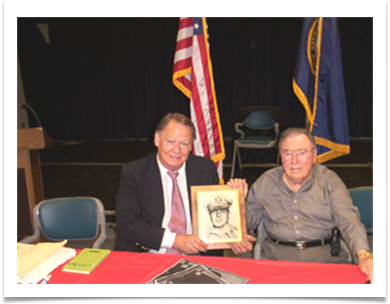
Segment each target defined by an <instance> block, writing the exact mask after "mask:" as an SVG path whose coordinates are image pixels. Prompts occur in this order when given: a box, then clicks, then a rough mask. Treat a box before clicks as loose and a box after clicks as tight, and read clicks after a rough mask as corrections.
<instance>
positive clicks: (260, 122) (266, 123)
mask: <svg viewBox="0 0 390 304" xmlns="http://www.w3.org/2000/svg"><path fill="white" fill-rule="evenodd" d="M275 123H276V121H275V120H274V119H273V118H272V116H271V114H270V113H269V112H268V111H267V110H262V109H260V110H255V111H253V112H251V113H250V114H249V115H248V116H247V118H246V119H245V125H246V126H247V127H248V128H250V129H257V130H258V129H272V128H273V127H274V126H275Z"/></svg>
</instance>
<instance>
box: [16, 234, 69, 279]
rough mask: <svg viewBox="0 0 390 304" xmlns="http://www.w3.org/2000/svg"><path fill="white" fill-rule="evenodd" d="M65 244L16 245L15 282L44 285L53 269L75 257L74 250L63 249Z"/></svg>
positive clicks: (64, 242)
mask: <svg viewBox="0 0 390 304" xmlns="http://www.w3.org/2000/svg"><path fill="white" fill-rule="evenodd" d="M66 242H67V241H66V240H65V241H63V242H55V243H46V242H43V243H38V244H37V245H33V244H23V243H18V244H17V245H18V249H17V251H18V270H17V282H18V283H19V284H37V283H39V282H43V283H44V282H45V278H47V277H48V275H49V274H50V273H51V272H52V271H53V270H54V269H56V268H57V267H58V266H60V265H61V264H63V263H65V262H66V261H68V260H70V259H71V258H73V257H74V256H75V255H76V250H75V249H73V248H65V247H64V245H65V244H66Z"/></svg>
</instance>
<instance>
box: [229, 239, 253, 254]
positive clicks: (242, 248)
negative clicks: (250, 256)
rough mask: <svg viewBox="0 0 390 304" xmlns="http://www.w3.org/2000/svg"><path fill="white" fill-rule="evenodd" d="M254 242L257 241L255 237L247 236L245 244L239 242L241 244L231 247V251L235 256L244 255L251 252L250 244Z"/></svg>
mask: <svg viewBox="0 0 390 304" xmlns="http://www.w3.org/2000/svg"><path fill="white" fill-rule="evenodd" d="M256 240H257V239H256V238H255V237H253V236H251V235H249V234H248V235H247V241H246V243H244V242H241V243H237V244H234V245H233V247H232V251H233V252H234V254H236V255H240V254H244V253H246V252H248V251H252V249H253V246H252V244H251V242H256Z"/></svg>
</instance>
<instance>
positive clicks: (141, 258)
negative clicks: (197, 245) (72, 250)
mask: <svg viewBox="0 0 390 304" xmlns="http://www.w3.org/2000/svg"><path fill="white" fill-rule="evenodd" d="M78 252H79V250H78ZM182 258H185V259H188V260H190V261H194V262H197V263H201V264H203V265H206V266H211V267H215V268H219V269H221V270H224V271H228V272H233V273H235V274H237V275H240V276H242V277H245V278H248V279H249V282H248V284H363V283H365V282H366V276H365V275H363V274H362V273H361V272H360V271H359V269H358V266H357V265H344V264H343V265H339V264H321V263H303V262H285V261H269V260H252V259H243V258H230V257H206V256H181V255H164V254H152V253H134V252H122V251H112V252H111V253H110V254H109V256H108V257H107V258H106V259H105V260H104V261H103V262H102V263H101V264H100V265H99V266H98V267H97V268H95V270H94V271H93V272H92V273H91V274H89V275H87V274H76V273H68V272H64V271H62V267H63V265H62V266H60V267H58V268H57V269H56V270H54V271H53V272H52V277H51V279H50V281H49V284H144V283H147V282H148V281H150V280H151V279H153V278H154V277H155V276H156V275H158V274H159V273H162V272H163V271H165V270H166V269H167V268H169V267H171V266H173V265H174V264H175V263H176V262H178V261H179V260H180V259H182Z"/></svg>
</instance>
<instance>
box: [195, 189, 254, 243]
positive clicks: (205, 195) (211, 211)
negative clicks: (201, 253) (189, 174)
mask: <svg viewBox="0 0 390 304" xmlns="http://www.w3.org/2000/svg"><path fill="white" fill-rule="evenodd" d="M191 207H192V227H193V234H194V235H196V236H197V237H199V238H200V239H201V240H202V241H204V242H205V243H206V244H207V247H208V249H230V248H231V247H232V246H233V245H234V244H236V243H241V242H246V241H247V234H246V232H247V230H246V218H245V198H244V193H243V191H242V190H239V189H233V188H231V187H229V186H227V185H204V186H191Z"/></svg>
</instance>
